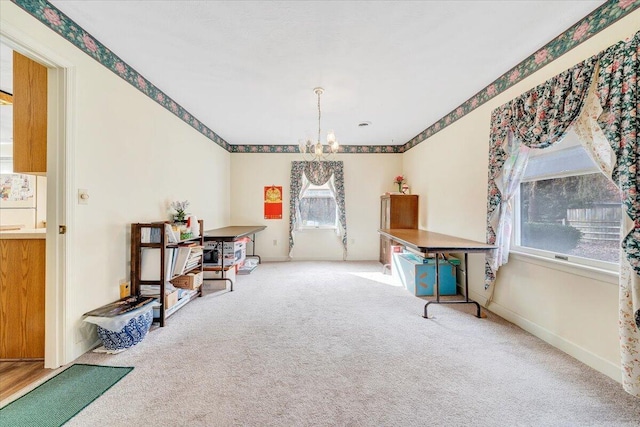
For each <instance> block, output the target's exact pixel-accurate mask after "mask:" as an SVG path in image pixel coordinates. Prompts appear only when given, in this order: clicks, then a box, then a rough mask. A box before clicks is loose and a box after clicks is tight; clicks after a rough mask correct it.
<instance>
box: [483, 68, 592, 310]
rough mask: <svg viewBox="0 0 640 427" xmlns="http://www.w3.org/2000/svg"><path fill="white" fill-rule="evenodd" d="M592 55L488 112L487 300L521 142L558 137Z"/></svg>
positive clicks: (506, 231)
mask: <svg viewBox="0 0 640 427" xmlns="http://www.w3.org/2000/svg"><path fill="white" fill-rule="evenodd" d="M596 61H597V57H595V56H594V57H591V58H589V59H587V60H586V61H583V62H581V63H579V64H577V65H575V66H573V67H571V68H570V69H568V70H567V71H565V72H563V73H561V74H558V75H557V76H555V77H553V78H551V79H549V80H547V81H546V82H545V83H543V84H541V85H539V86H536V87H535V88H533V89H531V90H530V91H528V92H525V93H524V94H522V95H521V96H519V97H518V98H516V99H514V100H512V101H510V102H508V103H507V104H505V105H503V106H501V107H499V108H497V109H496V110H494V111H493V113H492V115H491V131H490V142H489V183H488V187H489V190H488V202H487V242H488V243H491V244H495V245H497V246H498V249H497V250H495V251H491V253H489V254H487V258H486V264H485V289H486V290H489V297H488V299H487V302H488V303H489V302H490V301H491V299H492V296H493V285H494V283H495V278H496V271H497V270H498V268H499V267H500V266H501V265H503V264H504V263H506V261H507V257H508V252H509V242H510V236H511V227H510V221H511V218H510V212H511V208H510V201H511V197H512V196H513V193H514V191H515V189H516V188H517V186H518V185H519V183H520V180H521V178H522V172H523V171H524V166H525V164H526V158H527V154H525V152H526V149H522V148H521V146H524V147H527V148H546V147H549V146H551V145H552V144H554V143H556V142H558V141H560V140H562V138H564V136H565V134H566V132H567V130H568V128H569V126H571V124H572V123H573V122H574V121H575V120H576V117H578V115H579V113H580V110H581V106H582V104H583V100H584V98H585V96H586V94H587V92H588V89H589V84H590V82H591V76H592V74H593V69H594V67H595V64H596ZM510 137H512V139H510ZM505 166H507V168H506V169H505Z"/></svg>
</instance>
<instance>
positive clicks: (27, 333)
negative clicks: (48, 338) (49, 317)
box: [0, 239, 46, 359]
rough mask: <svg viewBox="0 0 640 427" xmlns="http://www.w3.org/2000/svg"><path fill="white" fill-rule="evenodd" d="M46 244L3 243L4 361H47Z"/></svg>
mask: <svg viewBox="0 0 640 427" xmlns="http://www.w3.org/2000/svg"><path fill="white" fill-rule="evenodd" d="M45 242H46V240H45V239H15V240H14V239H6V240H5V239H3V240H0V359H42V358H44V324H45V319H44V298H45Z"/></svg>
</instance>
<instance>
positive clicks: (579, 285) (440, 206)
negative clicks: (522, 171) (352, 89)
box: [403, 11, 640, 381]
mask: <svg viewBox="0 0 640 427" xmlns="http://www.w3.org/2000/svg"><path fill="white" fill-rule="evenodd" d="M639 28H640V11H636V12H634V13H632V14H630V15H628V16H626V17H625V18H623V19H622V20H620V21H619V22H618V23H616V24H614V25H612V26H611V27H609V28H608V29H606V30H604V31H602V32H601V33H599V34H598V35H596V36H594V37H593V38H591V39H590V40H588V41H587V42H585V43H583V44H582V45H580V46H578V47H577V48H575V49H573V50H572V51H570V52H568V53H567V54H565V55H564V56H562V57H561V58H559V59H557V60H556V61H554V62H553V63H551V64H549V65H547V66H546V67H545V68H543V69H542V70H540V71H538V72H537V73H535V74H534V75H532V76H530V77H528V78H527V79H525V80H523V81H522V82H520V83H518V84H517V85H516V86H514V87H512V88H510V89H509V90H507V91H506V92H505V93H502V94H500V95H499V96H497V97H496V98H494V99H492V100H491V101H489V102H488V103H486V104H485V105H483V106H481V107H480V108H478V109H476V110H474V111H473V112H472V113H470V114H468V115H467V116H465V117H463V118H462V119H460V120H459V121H457V122H456V123H454V124H453V125H451V126H449V127H447V128H445V129H444V130H443V131H441V132H439V133H437V134H436V135H434V136H433V137H431V138H429V139H428V140H426V141H424V142H423V143H421V144H419V145H418V146H416V147H415V148H413V149H411V150H409V151H408V152H406V153H405V154H404V161H403V167H404V172H405V173H406V175H407V177H408V179H409V182H410V183H411V184H412V190H413V192H415V193H419V194H420V195H421V201H420V211H421V215H420V226H421V227H423V228H427V229H429V230H432V231H439V232H444V233H451V234H454V235H457V236H460V237H465V238H470V239H475V240H481V241H484V239H485V227H486V206H487V175H488V147H489V122H490V115H491V111H492V110H493V109H494V108H496V107H498V106H500V105H502V104H504V103H505V102H507V101H509V100H511V99H513V98H514V97H516V96H518V95H519V94H521V93H523V92H525V91H526V90H528V89H530V88H532V87H534V86H535V85H538V84H540V83H542V82H544V81H545V80H547V79H548V78H550V77H552V76H554V75H556V74H558V73H560V72H562V71H564V70H565V69H567V68H569V67H570V66H572V65H574V64H576V63H578V62H579V61H581V60H584V59H586V58H588V57H589V56H591V55H594V54H596V53H597V52H599V51H601V50H603V49H605V48H607V47H608V46H610V45H612V44H614V43H616V42H618V41H619V40H622V39H625V38H627V37H629V36H631V35H632V34H634V33H635V32H636V31H638V29H639ZM470 272H471V275H470V285H471V294H472V297H473V298H475V299H477V300H478V301H483V302H484V301H485V299H486V297H487V295H486V293H485V291H484V286H483V278H484V257H483V256H477V255H474V256H471V259H470ZM612 282H614V283H612ZM617 292H618V290H617V286H616V284H615V279H613V280H612V277H611V275H607V274H599V273H597V272H593V271H582V272H578V273H576V272H575V271H565V270H563V269H562V268H561V267H560V266H558V265H557V264H551V263H544V262H538V261H536V260H532V259H530V258H520V257H518V258H517V259H515V257H512V259H511V260H510V262H509V263H508V264H507V265H506V266H504V267H502V269H501V270H500V271H499V272H498V280H497V284H496V292H495V297H494V302H493V303H492V304H491V305H490V307H489V309H490V310H492V311H494V312H496V313H498V314H499V315H501V316H503V317H505V318H507V319H508V320H510V321H512V322H514V323H516V324H518V325H520V326H521V327H523V328H524V329H527V330H529V331H531V332H532V333H534V334H536V335H538V336H539V337H541V338H543V339H545V340H547V341H548V342H550V343H552V344H553V345H556V346H557V347H559V348H561V349H563V350H564V351H566V352H568V353H569V354H571V355H573V356H574V357H576V358H578V359H580V360H582V361H583V362H585V363H587V364H589V365H590V366H592V367H594V368H596V369H598V370H600V371H601V372H604V373H605V374H607V375H609V376H611V377H612V378H614V379H616V380H618V381H620V368H619V367H620V362H619V359H620V356H619V350H618V329H617V306H618V293H617ZM470 321H474V320H471V319H470Z"/></svg>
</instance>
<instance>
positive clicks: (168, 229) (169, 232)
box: [164, 224, 180, 243]
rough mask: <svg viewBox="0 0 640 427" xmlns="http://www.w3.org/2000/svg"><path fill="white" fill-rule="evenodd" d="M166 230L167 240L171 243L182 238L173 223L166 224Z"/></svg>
mask: <svg viewBox="0 0 640 427" xmlns="http://www.w3.org/2000/svg"><path fill="white" fill-rule="evenodd" d="M164 232H165V234H166V235H167V241H168V242H169V243H178V241H179V240H180V236H179V235H177V234H176V232H175V231H174V230H173V227H171V224H165V225H164Z"/></svg>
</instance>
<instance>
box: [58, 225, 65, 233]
mask: <svg viewBox="0 0 640 427" xmlns="http://www.w3.org/2000/svg"><path fill="white" fill-rule="evenodd" d="M58 234H67V226H66V225H59V226H58Z"/></svg>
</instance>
